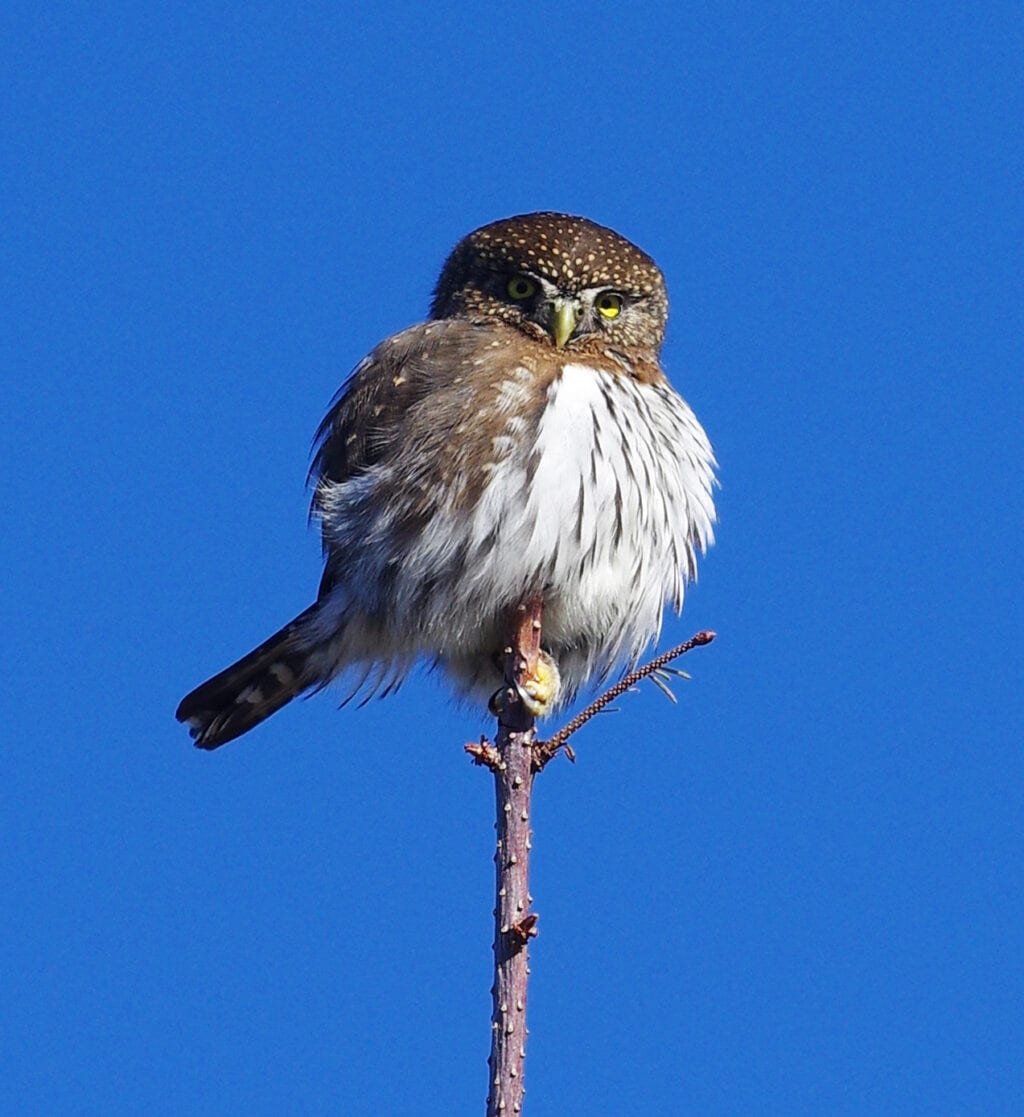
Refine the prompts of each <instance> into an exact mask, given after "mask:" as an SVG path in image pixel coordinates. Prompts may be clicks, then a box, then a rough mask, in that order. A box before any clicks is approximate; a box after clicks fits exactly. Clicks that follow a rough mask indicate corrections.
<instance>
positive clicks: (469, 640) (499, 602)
mask: <svg viewBox="0 0 1024 1117" xmlns="http://www.w3.org/2000/svg"><path fill="white" fill-rule="evenodd" d="M538 390H539V391H540V392H541V395H540V397H539V404H538ZM531 401H533V402H532V404H531ZM474 430H475V431H476V432H477V433H478V434H479V435H480V436H481V437H483V436H486V443H485V444H484V445H480V446H474V443H473V431H470V430H467V429H464V428H459V431H456V432H453V433H455V434H456V435H459V434H460V432H461V435H460V437H461V439H462V441H461V442H459V444H458V445H455V446H452V447H451V449H450V453H451V464H452V468H451V469H450V470H449V471H448V482H447V483H446V484H444V485H440V486H438V485H433V486H431V487H430V488H429V489H427V488H425V487H423V486H420V485H418V484H417V483H416V479H415V478H414V477H412V476H410V475H409V471H408V469H406V468H404V467H403V465H402V463H401V462H400V461H396V462H395V463H393V464H392V465H391V466H389V467H387V468H383V469H379V470H376V471H371V473H369V474H367V475H366V476H364V477H362V478H360V479H358V480H356V481H349V482H347V483H346V485H345V486H344V493H339V499H338V500H337V502H336V503H335V505H334V514H333V518H332V519H333V522H332V523H331V524H330V525H329V526H330V529H331V533H332V536H333V538H334V540H335V541H336V545H337V546H340V547H346V548H350V549H351V553H352V558H353V562H358V565H359V567H360V568H361V569H360V570H359V571H358V572H357V571H356V570H354V569H352V567H351V566H350V567H349V577H348V578H346V580H345V584H344V585H343V586H342V587H340V590H339V594H338V599H337V601H336V610H335V611H334V613H335V616H338V613H339V612H340V613H344V614H346V615H349V616H351V615H352V613H353V612H354V611H355V612H358V613H360V614H362V615H363V616H364V617H365V618H366V619H365V622H364V624H363V627H364V628H365V629H366V631H367V632H368V633H372V640H373V649H374V656H375V657H377V658H379V657H380V656H381V652H382V651H385V650H390V654H391V658H392V660H393V661H395V662H396V664H397V663H399V662H403V661H405V660H408V659H409V658H410V657H415V656H416V655H418V654H425V655H428V656H430V657H432V658H434V659H436V660H437V661H439V662H440V663H441V664H442V665H443V666H444V667H445V668H446V669H447V670H448V672H449V673H450V674H451V675H452V676H453V677H454V680H455V681H456V683H457V684H460V685H461V687H462V689H463V690H465V691H479V692H480V693H483V692H484V691H485V690H487V691H489V690H493V687H494V685H495V679H496V674H495V653H496V652H497V651H498V650H499V649H500V647H501V646H502V644H503V642H504V640H505V639H506V632H507V624H508V622H507V617H508V615H509V610H510V608H512V607H513V606H514V605H515V604H517V603H518V602H519V601H521V600H523V599H524V598H525V597H529V596H532V595H533V594H535V593H540V594H541V595H542V596H543V599H544V633H543V643H544V646H545V648H547V650H548V651H549V652H551V654H552V655H554V656H555V658H556V659H557V660H558V662H559V667H560V670H561V674H562V684H563V694H562V698H563V701H564V700H568V699H569V698H571V697H572V696H573V695H574V694H575V693H576V692H577V691H578V690H579V688H580V687H582V686H583V685H585V684H586V683H587V682H588V681H589V680H590V679H591V678H592V677H593V676H598V677H600V676H603V675H605V674H607V672H608V671H610V670H611V669H612V668H613V667H615V666H616V665H618V664H621V663H624V662H629V661H632V660H635V659H636V658H637V657H638V656H639V654H640V653H641V652H642V650H643V649H644V647H645V646H646V645H647V644H648V643H650V642H651V641H652V640H653V639H655V638H656V637H657V635H658V633H659V631H660V628H661V618H662V613H663V610H664V607H665V605H666V604H667V603H671V604H672V605H674V607H675V608H676V609H679V608H680V607H681V605H682V601H683V592H684V587H685V584H686V582H687V581H688V580H690V579H692V578H693V577H694V576H695V573H696V553H697V551H703V550H704V549H705V548H706V547H707V546H708V545H709V544H710V543H711V542H712V524H713V521H714V507H713V503H712V487H713V484H714V474H713V470H714V457H713V454H712V451H711V447H710V445H709V443H708V439H707V436H706V435H705V433H704V431H703V429H702V428H701V426H700V424H699V423H698V422H697V420H696V418H695V417H694V415H693V412H692V411H691V410H690V408H689V407H688V406H687V404H686V403H685V402H684V401H683V400H682V399H681V398H680V397H679V396H678V395H677V394H676V393H675V392H674V391H673V390H672V389H671V388H670V387H669V386H668V384H667V383H660V384H654V385H652V384H646V383H640V382H638V381H635V380H632V379H630V378H628V377H625V376H622V375H619V374H616V373H614V372H609V371H602V370H599V369H595V368H591V367H589V366H587V365H584V364H568V365H566V366H565V367H564V368H563V369H561V371H560V373H559V375H557V376H556V377H554V378H553V379H551V381H550V383H548V384H547V385H546V386H545V387H543V388H540V389H538V384H537V378H536V375H535V374H534V373H532V372H531V371H529V370H527V369H525V368H519V369H516V370H514V371H513V372H512V373H511V375H509V376H508V377H507V379H506V380H505V381H504V382H503V383H501V384H500V385H499V387H498V390H497V392H496V393H495V394H494V396H493V400H492V403H491V405H490V408H489V411H488V412H487V413H485V414H483V415H480V416H479V417H478V421H477V424H476V426H475V428H474ZM356 538H358V540H359V546H358V548H356V547H352V546H351V541H352V540H353V539H356ZM357 556H358V557H357ZM398 556H400V558H399V557H398ZM325 620H326V623H328V624H331V623H334V622H333V621H331V620H329V619H327V618H326V614H325ZM382 625H383V627H382ZM345 627H346V628H347V629H348V631H349V632H350V633H351V631H352V626H351V625H347V626H345ZM351 654H352V649H346V655H348V656H349V657H351Z"/></svg>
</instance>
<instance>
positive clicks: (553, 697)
mask: <svg viewBox="0 0 1024 1117" xmlns="http://www.w3.org/2000/svg"><path fill="white" fill-rule="evenodd" d="M561 689H562V678H561V676H560V675H559V674H558V664H557V663H556V662H555V661H554V660H553V659H552V658H551V656H549V655H548V653H547V652H544V651H542V652H541V653H540V655H539V656H538V657H537V666H536V667H535V668H534V670H533V674H532V675H527V676H526V677H525V678H524V679H523V681H522V683H520V685H519V697H520V699H521V700H522V703H523V705H524V706H525V707H526V708H527V709H528V710H529V711H530V713H531V714H533V716H534V717H535V718H540V717H544V716H545V715H547V714H549V713H551V709H552V707H553V706H554V704H555V702H556V701H557V700H558V693H559V691H560V690H561Z"/></svg>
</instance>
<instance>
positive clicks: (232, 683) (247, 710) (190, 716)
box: [175, 605, 322, 749]
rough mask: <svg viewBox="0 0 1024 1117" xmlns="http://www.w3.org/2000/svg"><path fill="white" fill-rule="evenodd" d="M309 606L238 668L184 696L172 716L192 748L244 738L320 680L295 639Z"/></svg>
mask: <svg viewBox="0 0 1024 1117" xmlns="http://www.w3.org/2000/svg"><path fill="white" fill-rule="evenodd" d="M316 609H317V606H316V605H311V606H310V607H309V608H308V609H307V610H306V611H305V612H304V613H300V614H299V615H298V616H297V617H296V618H295V620H293V621H291V622H290V623H289V624H286V625H285V626H284V628H282V629H281V631H280V632H277V633H275V634H274V635H273V636H271V637H270V639H269V640H265V641H264V642H263V643H262V644H260V646H259V647H258V648H256V649H255V650H254V651H251V652H250V653H249V654H248V655H247V656H243V657H242V658H241V659H240V660H239V661H238V662H237V663H234V664H232V665H231V666H230V667H228V668H226V669H225V670H223V671H221V673H220V674H219V675H214V676H213V678H212V679H207V681H206V682H205V683H203V684H202V685H201V686H198V687H196V689H195V690H194V691H192V693H191V694H186V695H185V697H184V698H183V699H182V700H181V705H180V706H178V710H177V713H176V715H175V716H176V717H177V719H178V721H182V722H185V723H186V724H187V725H188V727H189V732H190V733H191V734H192V737H193V739H194V740H195V743H196V747H197V748H201V749H215V748H218V747H219V746H220V745H223V744H226V743H227V742H228V741H233V740H234V739H235V738H236V737H240V736H241V735H242V734H243V733H248V732H249V730H250V729H252V728H253V726H256V725H259V723H260V722H261V721H263V720H265V719H266V718H268V717H270V715H271V714H273V713H276V712H277V711H278V710H280V709H281V707H282V706H285V705H287V704H288V703H289V702H290V701H291V700H292V699H293V698H295V697H297V696H298V695H300V694H302V692H303V691H305V690H309V689H310V688H311V687H314V686H318V685H320V683H321V681H322V680H321V679H320V678H318V677H317V675H316V674H315V673H314V672H313V671H312V670H311V665H310V656H309V650H308V646H306V645H305V641H303V640H301V639H300V634H301V633H302V630H303V629H304V628H305V626H306V624H307V622H308V621H309V620H310V619H311V618H312V617H313V615H314V614H315V613H316Z"/></svg>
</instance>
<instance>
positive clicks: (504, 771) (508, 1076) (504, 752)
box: [487, 598, 543, 1117]
mask: <svg viewBox="0 0 1024 1117" xmlns="http://www.w3.org/2000/svg"><path fill="white" fill-rule="evenodd" d="M542 613H543V605H542V603H541V600H540V599H539V598H535V599H532V600H530V601H528V602H526V603H524V604H523V605H521V606H520V607H519V608H518V610H517V611H516V615H515V617H514V618H513V623H512V625H511V628H512V633H511V639H510V641H509V644H508V646H507V647H506V649H505V664H504V677H505V694H504V696H503V700H502V701H501V702H500V703H499V707H500V710H501V712H500V714H499V716H498V735H497V738H496V740H495V751H496V753H497V757H496V762H495V763H493V764H492V765H491V768H492V770H493V772H494V791H495V803H496V807H497V822H496V829H497V833H498V843H497V851H496V853H495V856H494V864H495V886H496V897H495V905H494V985H493V987H492V989H491V993H492V997H493V1009H492V1013H491V1054H490V1058H489V1059H488V1068H489V1072H490V1081H489V1089H488V1097H487V1114H488V1117H498V1115H499V1114H504V1115H508V1114H513V1113H521V1112H522V1106H523V1094H524V1085H523V1071H524V1067H525V1063H526V1034H527V1033H526V984H527V979H528V976H529V972H530V971H529V964H528V963H529V958H528V950H527V947H528V943H529V940H530V938H531V937H532V936H533V935H534V934H536V929H535V924H536V922H537V917H536V915H534V914H532V913H531V912H530V899H531V897H530V892H529V879H530V795H531V792H532V789H533V776H534V764H533V745H534V742H535V740H536V730H535V729H534V725H533V716H532V715H531V714H530V713H529V711H528V710H527V709H526V707H525V706H524V705H523V703H522V701H521V700H520V698H519V691H518V689H517V685H518V684H519V683H520V682H521V681H522V680H523V679H524V678H527V677H529V676H530V675H532V674H533V673H534V672H535V671H536V669H537V660H538V657H539V655H540V635H541V619H542Z"/></svg>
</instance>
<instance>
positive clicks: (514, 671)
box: [466, 597, 715, 1117]
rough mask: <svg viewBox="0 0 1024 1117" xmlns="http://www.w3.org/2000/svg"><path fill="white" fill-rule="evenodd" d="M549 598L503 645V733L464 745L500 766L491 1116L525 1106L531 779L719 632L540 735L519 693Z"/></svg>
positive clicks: (498, 703)
mask: <svg viewBox="0 0 1024 1117" xmlns="http://www.w3.org/2000/svg"><path fill="white" fill-rule="evenodd" d="M542 619H543V603H542V601H541V599H540V598H539V597H538V598H534V599H531V600H530V601H527V602H525V603H524V604H522V605H520V606H519V607H518V609H517V610H516V612H515V615H514V616H513V618H512V619H511V622H510V625H509V628H510V640H509V643H508V646H507V647H506V648H505V649H504V672H503V674H504V685H503V687H502V689H501V690H500V691H499V692H498V694H497V695H496V696H495V698H494V700H493V701H492V706H493V707H494V708H495V710H496V712H497V714H498V735H497V738H496V740H495V743H494V744H493V745H492V744H490V742H489V741H488V740H487V739H486V738H485V737H481V739H480V742H479V744H469V745H466V752H468V753H469V754H470V756H472V757H473V761H474V763H476V764H480V765H483V766H484V767H486V768H490V770H491V771H492V772H493V773H494V794H495V802H496V806H497V822H496V824H495V828H496V830H497V833H498V844H497V850H496V852H495V855H494V865H495V888H496V898H495V904H494V985H493V986H492V988H491V996H492V999H493V1005H492V1010H491V1053H490V1057H489V1058H488V1060H487V1066H488V1071H489V1084H488V1092H487V1117H507V1115H508V1114H514V1113H521V1112H522V1108H523V1095H524V1093H525V1089H524V1083H523V1071H524V1067H525V1064H526V1035H527V1031H526V985H527V979H528V976H529V973H530V970H529V956H528V950H527V947H528V944H529V941H530V939H531V938H532V937H533V936H534V935H536V933H537V915H536V913H534V912H531V911H530V903H531V900H532V897H531V896H530V890H529V884H530V839H531V833H530V797H531V794H532V792H533V778H534V776H535V775H536V773H537V772H539V771H540V770H541V769H542V768H543V767H544V765H545V764H547V763H548V761H550V760H551V759H552V758H553V757H554V756H556V755H557V754H558V752H559V751H560V750H561V749H565V751H566V753H567V754H568V755H569V757H570V759H572V757H573V752H572V749H570V748H569V745H568V744H567V741H568V740H569V738H570V737H571V736H572V735H573V734H574V733H575V732H576V731H577V730H578V729H579V728H580V727H581V726H583V725H584V724H586V722H588V721H589V720H590V719H591V718H592V717H594V715H595V714H598V713H600V711H601V710H603V709H604V708H605V706H607V705H608V703H609V702H612V701H614V700H615V699H616V698H617V697H618V696H619V695H620V694H623V693H625V691H627V690H629V689H630V688H631V687H632V686H635V684H636V683H638V682H639V681H640V680H641V679H644V678H647V677H648V676H649V675H654V676H655V677H656V678H657V673H658V672H661V671H663V669H664V668H665V665H666V664H668V663H670V662H671V661H672V660H673V659H677V658H678V657H679V656H681V655H684V654H685V653H686V652H688V651H690V650H691V649H692V648H697V647H701V646H702V645H704V644H710V643H711V641H712V640H714V638H715V634H714V633H713V632H698V633H697V634H696V635H695V636H692V637H691V638H690V639H689V640H687V641H686V642H685V643H683V644H679V645H677V646H676V647H674V648H670V649H669V650H668V651H667V652H664V653H662V654H661V655H659V656H656V657H655V658H654V659H652V660H651V661H650V662H649V663H645V664H644V665H643V667H639V668H637V669H636V670H635V671H630V672H629V674H627V675H626V676H625V677H624V678H623V679H621V680H620V681H619V682H618V683H616V684H615V686H613V687H611V688H610V689H609V690H607V691H605V693H604V694H602V695H601V696H600V698H598V699H596V700H595V701H594V702H592V703H591V704H590V705H589V706H587V708H586V709H585V710H583V711H582V712H581V713H579V714H577V715H576V717H574V718H573V719H572V720H571V721H570V722H569V723H568V725H566V726H565V727H564V728H562V729H560V730H559V731H558V732H557V733H556V734H555V735H554V736H553V737H551V738H550V739H549V740H547V741H537V731H536V729H535V728H534V718H533V715H532V714H531V713H530V711H529V710H528V709H527V708H526V706H525V704H524V703H523V701H522V698H521V696H520V686H521V685H522V684H523V682H524V680H529V679H532V678H535V677H536V673H537V664H538V660H539V658H540V654H541V651H540V640H541V623H542Z"/></svg>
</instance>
